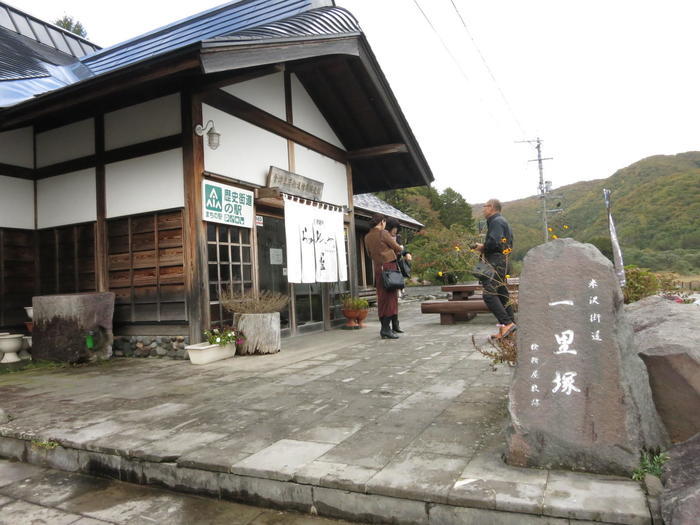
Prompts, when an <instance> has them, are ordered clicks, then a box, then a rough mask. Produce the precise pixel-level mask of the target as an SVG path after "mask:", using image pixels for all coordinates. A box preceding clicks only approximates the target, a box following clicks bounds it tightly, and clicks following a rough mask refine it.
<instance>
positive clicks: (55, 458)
mask: <svg viewBox="0 0 700 525" xmlns="http://www.w3.org/2000/svg"><path fill="white" fill-rule="evenodd" d="M25 461H27V462H28V463H33V464H34V465H43V466H45V467H51V468H56V469H59V470H66V471H68V472H78V471H79V470H80V461H79V459H78V451H77V450H76V449H73V448H65V447H60V446H58V447H56V448H44V447H42V446H41V445H40V444H37V443H30V444H28V445H27V448H26V455H25Z"/></svg>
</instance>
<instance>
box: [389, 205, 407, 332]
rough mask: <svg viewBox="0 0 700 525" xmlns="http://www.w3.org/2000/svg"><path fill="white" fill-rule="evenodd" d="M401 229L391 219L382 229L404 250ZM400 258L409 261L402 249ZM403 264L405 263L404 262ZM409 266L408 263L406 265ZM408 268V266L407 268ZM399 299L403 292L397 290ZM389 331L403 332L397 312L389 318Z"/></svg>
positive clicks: (397, 222)
mask: <svg viewBox="0 0 700 525" xmlns="http://www.w3.org/2000/svg"><path fill="white" fill-rule="evenodd" d="M400 227H401V224H400V223H399V221H398V220H396V219H394V218H393V217H387V219H386V226H384V229H385V230H386V231H388V232H389V234H390V235H391V236H392V237H393V239H394V240H395V241H396V244H398V245H400V246H401V247H402V248H404V245H403V243H402V242H401V234H400V233H399V228H400ZM399 255H400V256H401V257H403V258H404V259H405V260H406V261H410V260H411V254H410V253H409V252H408V250H405V249H403V250H402V251H401V253H400V254H399ZM404 262H405V261H404ZM408 264H409V265H410V262H409V263H408ZM409 267H410V266H409ZM398 296H399V299H400V298H401V297H403V290H399V294H398ZM391 330H392V331H393V332H394V333H397V334H402V333H403V330H401V327H400V326H399V314H398V311H397V312H396V314H395V315H393V316H392V317H391Z"/></svg>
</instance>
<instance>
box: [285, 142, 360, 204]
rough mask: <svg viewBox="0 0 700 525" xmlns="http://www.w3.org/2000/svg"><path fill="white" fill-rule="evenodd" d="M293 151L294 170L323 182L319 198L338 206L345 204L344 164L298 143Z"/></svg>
mask: <svg viewBox="0 0 700 525" xmlns="http://www.w3.org/2000/svg"><path fill="white" fill-rule="evenodd" d="M294 152H295V153H294V156H295V163H296V167H295V169H294V172H295V173H298V174H299V175H303V176H304V177H307V178H309V179H314V180H317V181H320V182H323V196H322V197H321V200H322V201H324V202H330V203H331V204H337V205H338V206H347V205H348V179H347V171H346V168H345V164H341V163H340V162H336V161H335V160H333V159H330V158H328V157H326V156H324V155H321V154H320V153H316V152H315V151H313V150H310V149H308V148H306V147H304V146H301V145H300V144H295V145H294Z"/></svg>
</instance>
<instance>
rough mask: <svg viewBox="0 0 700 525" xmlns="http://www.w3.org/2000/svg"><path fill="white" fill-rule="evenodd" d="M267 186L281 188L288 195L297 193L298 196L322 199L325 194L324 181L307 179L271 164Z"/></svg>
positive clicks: (316, 199)
mask: <svg viewBox="0 0 700 525" xmlns="http://www.w3.org/2000/svg"><path fill="white" fill-rule="evenodd" d="M267 186H268V187H269V188H279V190H280V191H282V192H284V193H287V194H288V195H296V196H297V197H302V198H304V199H311V200H315V201H318V200H321V197H322V196H323V182H319V181H317V180H313V179H307V178H306V177H304V176H302V175H297V174H296V173H292V172H291V171H286V170H283V169H281V168H276V167H275V166H270V172H269V173H268V175H267Z"/></svg>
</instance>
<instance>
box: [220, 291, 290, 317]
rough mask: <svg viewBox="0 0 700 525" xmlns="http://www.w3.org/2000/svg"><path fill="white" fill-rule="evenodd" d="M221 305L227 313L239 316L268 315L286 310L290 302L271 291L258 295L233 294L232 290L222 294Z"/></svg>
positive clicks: (281, 295)
mask: <svg viewBox="0 0 700 525" xmlns="http://www.w3.org/2000/svg"><path fill="white" fill-rule="evenodd" d="M219 300H220V301H221V305H222V306H223V307H224V309H226V310H227V311H229V312H231V313H237V314H267V313H271V312H279V311H281V310H284V307H285V306H287V303H288V302H289V297H288V296H286V295H284V294H281V293H278V292H270V291H267V290H265V291H262V292H260V293H258V294H255V293H253V292H250V293H245V294H244V293H239V292H233V291H231V290H230V289H228V290H224V291H222V292H221V297H220V299H219Z"/></svg>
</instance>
